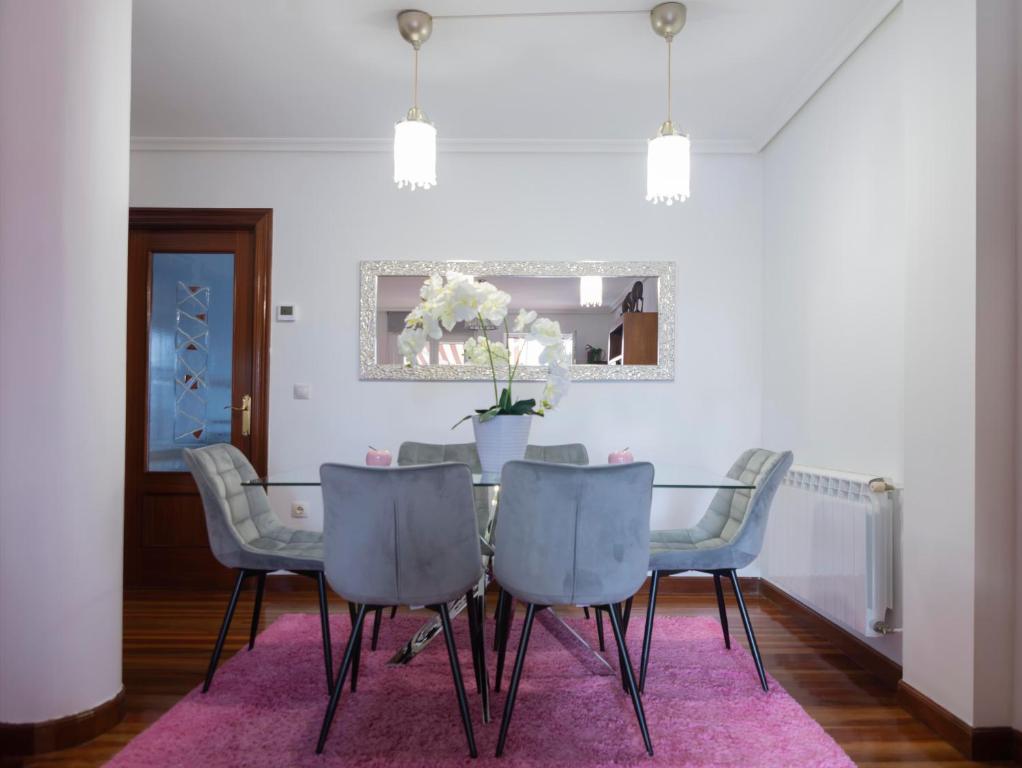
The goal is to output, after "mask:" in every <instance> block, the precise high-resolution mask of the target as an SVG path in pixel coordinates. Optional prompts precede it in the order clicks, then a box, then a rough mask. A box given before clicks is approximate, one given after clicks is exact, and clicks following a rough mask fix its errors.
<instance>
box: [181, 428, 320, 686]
mask: <svg viewBox="0 0 1022 768" xmlns="http://www.w3.org/2000/svg"><path fill="white" fill-rule="evenodd" d="M182 453H183V455H184V461H185V464H186V465H187V466H188V468H189V469H190V470H191V472H192V477H194V478H195V483H196V485H197V486H198V487H199V494H200V496H201V497H202V506H203V509H204V510H205V513H206V532H207V533H208V535H209V546H210V549H212V550H213V555H214V556H215V557H216V559H217V560H218V561H219V562H220V563H221V564H222V565H225V566H227V567H228V568H233V569H234V570H236V571H237V572H238V575H237V578H236V579H235V582H234V591H233V592H232V593H231V599H230V601H229V602H228V604H227V611H226V612H225V613H224V619H223V622H222V624H221V626H220V634H219V636H218V637H217V641H216V645H215V646H214V648H213V656H212V658H211V659H210V661H209V669H208V670H207V672H206V679H205V682H204V683H203V685H202V692H203V693H205V692H206V691H208V690H209V686H210V683H212V682H213V675H214V674H215V673H216V667H217V662H218V661H219V660H220V653H221V652H222V651H223V647H224V641H225V640H226V638H227V631H228V630H229V629H230V626H231V619H232V618H233V617H234V610H235V608H237V605H238V596H239V595H240V594H241V587H242V584H243V583H244V581H245V580H246V579H248V578H252V577H255V579H256V594H255V606H254V609H253V611H252V625H251V628H250V630H249V638H248V648H249V650H252V648H253V647H254V646H255V636H256V631H257V630H258V628H259V612H260V609H261V607H262V602H263V589H264V587H265V585H266V574H267V573H269V572H270V571H292V572H293V573H298V574H301V575H302V576H308V577H309V578H312V579H315V580H316V585H317V587H318V588H319V615H320V624H321V631H322V633H323V659H324V663H325V665H326V677H327V690H330V689H331V688H332V675H333V663H332V661H331V656H330V622H329V614H328V609H327V601H326V583H325V581H324V579H323V535H322V534H321V533H319V532H316V531H300V530H296V529H294V528H288V527H287V526H285V525H282V524H281V523H280V521H279V520H278V519H277V516H276V515H275V514H274V512H273V510H272V509H271V508H270V502H269V499H267V497H266V491H265V490H264V489H263V488H261V487H259V486H247V485H242V483H243V482H250V481H252V480H255V479H257V478H258V475H257V474H256V471H255V469H254V468H253V467H252V465H251V464H250V463H249V461H248V458H246V456H245V454H243V453H242V452H241V451H240V450H238V449H237V448H235V447H234V446H233V445H228V444H226V443H219V444H216V445H208V446H204V447H202V448H185V449H184V450H183V451H182Z"/></svg>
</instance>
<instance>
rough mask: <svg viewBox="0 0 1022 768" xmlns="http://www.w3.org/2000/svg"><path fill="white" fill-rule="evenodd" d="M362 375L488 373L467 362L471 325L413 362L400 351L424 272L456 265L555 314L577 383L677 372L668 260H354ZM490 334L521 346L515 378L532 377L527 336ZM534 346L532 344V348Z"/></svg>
mask: <svg viewBox="0 0 1022 768" xmlns="http://www.w3.org/2000/svg"><path fill="white" fill-rule="evenodd" d="M361 271H362V272H361V282H360V285H361V299H360V326H359V327H360V340H359V341H360V366H359V367H360V377H361V378H362V379H396V380H422V381H477V380H478V381H482V380H488V379H489V378H490V377H489V372H488V369H486V368H482V367H480V366H475V365H471V364H468V363H466V362H465V361H464V355H463V348H464V343H465V341H466V340H467V339H468V338H470V337H472V336H478V335H479V334H480V333H481V332H482V330H483V329H481V328H479V327H476V326H477V325H478V323H459V324H458V325H457V326H455V328H454V329H453V330H452V331H449V332H448V331H445V332H444V335H443V338H442V339H440V340H431V341H430V343H429V344H428V345H427V347H426V348H425V349H424V350H423V351H422V352H421V353H420V355H419V357H418V358H417V359H416V360H415V361H414V364H411V365H409V363H410V362H411V361H407V360H404V359H403V358H402V356H401V354H400V353H399V351H398V343H397V342H398V335H399V334H400V333H401V331H402V330H403V329H404V325H405V317H406V316H407V315H408V313H409V312H410V311H411V309H412V308H413V307H414V306H415V305H416V304H418V302H419V300H420V299H419V290H420V289H421V288H422V284H423V282H424V281H425V280H426V279H427V278H428V277H429V276H430V275H446V274H447V273H448V272H461V273H463V274H469V275H474V276H475V277H476V278H477V279H479V280H485V281H487V282H490V283H492V284H493V285H495V286H496V287H497V288H499V289H500V290H502V291H504V292H505V293H508V294H509V295H510V296H511V304H510V307H509V309H510V311H509V313H508V316H509V317H514V316H515V315H516V314H517V313H518V310H519V309H522V308H525V309H529V310H533V311H535V312H536V313H538V314H539V315H540V316H541V317H547V318H549V319H551V320H556V321H557V322H558V323H559V324H560V326H561V332H562V334H563V336H564V343H565V345H566V346H567V348H568V350H569V352H570V355H571V359H572V369H571V374H572V379H573V380H575V381H617V380H634V381H643V380H649V381H663V380H671V379H673V378H674V264H673V262H667V261H651V262H628V261H573V262H551V261H514V262H507V261H364V262H362V264H361ZM485 330H486V332H487V334H488V335H489V336H490V338H491V339H494V340H499V341H502V342H505V343H506V344H507V345H508V347H509V348H510V349H511V350H512V351H513V352H514V353H516V354H517V353H518V352H519V351H520V352H521V355H522V356H521V361H522V364H521V366H520V368H519V375H518V377H517V378H518V379H520V380H524V381H538V380H542V379H544V378H545V376H544V370H545V369H544V368H543V367H541V366H539V365H536V364H535V361H534V358H536V357H538V354H539V347H538V345H536V344H535V342H530V341H528V340H527V339H526V338H525V335H524V334H516V333H514V332H513V331H512V332H511V333H507V332H506V331H505V329H504V328H503V327H500V328H486V329H485ZM534 345H535V346H536V348H535V349H533V348H532V347H533V346H534Z"/></svg>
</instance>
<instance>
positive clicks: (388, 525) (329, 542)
mask: <svg viewBox="0 0 1022 768" xmlns="http://www.w3.org/2000/svg"><path fill="white" fill-rule="evenodd" d="M320 479H321V483H322V488H323V510H324V519H323V537H324V542H325V545H326V562H325V572H326V578H327V581H328V582H329V584H330V586H331V587H332V588H333V590H334V591H335V592H337V593H338V594H340V595H341V596H342V597H344V598H345V599H346V600H347V601H348V602H349V603H356V604H358V606H359V608H358V613H357V615H356V617H355V624H354V626H353V627H352V631H351V636H350V637H349V639H348V643H347V647H346V648H345V651H344V660H343V661H342V662H341V670H340V672H339V673H338V677H337V680H336V681H335V684H334V688H333V692H332V694H331V696H330V704H329V705H328V707H327V711H326V714H325V716H324V718H323V726H322V728H321V729H320V735H319V741H318V743H317V745H316V752H317V753H319V752H322V751H323V746H324V745H325V744H326V739H327V735H328V734H329V731H330V724H331V722H332V721H333V718H334V713H335V712H336V711H337V705H338V702H339V701H340V697H341V692H342V690H343V688H344V679H345V676H346V675H347V673H348V669H349V668H350V667H351V665H352V659H353V656H354V653H355V651H356V649H357V647H358V644H359V637H360V636H361V632H362V626H363V624H364V622H365V616H366V612H367V611H369V610H376V609H377V608H379V607H383V606H396V605H426V606H429V607H430V608H432V609H433V610H435V611H437V612H438V613H439V614H440V619H441V624H442V626H443V633H444V640H445V641H446V643H447V656H448V660H449V662H450V665H451V674H452V676H453V678H454V688H455V692H456V693H457V697H458V706H459V707H460V709H461V718H462V723H463V725H464V728H465V737H466V739H467V740H468V746H469V752H470V754H471V755H472V757H475V756H476V754H477V752H476V745H475V737H474V735H473V733H472V720H471V718H470V716H469V710H468V700H467V697H466V695H465V686H464V683H463V682H462V678H461V669H460V667H459V665H458V656H457V649H456V648H455V645H454V632H453V630H452V627H451V617H450V612H449V611H448V608H447V603H448V602H449V601H451V600H454V599H456V598H459V597H461V596H462V595H468V596H469V597H471V594H470V593H471V592H472V590H473V589H474V588H475V586H476V585H477V584H478V582H479V579H480V578H481V577H482V574H483V566H482V554H481V551H480V548H479V533H478V530H477V527H476V514H475V507H474V502H473V497H472V474H471V472H470V471H469V469H468V467H466V466H465V465H464V464H436V465H430V466H422V467H397V468H377V467H355V466H345V465H341V464H324V465H323V466H322V467H321V468H320ZM474 605H475V601H474V600H471V599H469V601H468V606H469V610H468V611H467V612H468V618H469V624H470V632H469V634H470V636H471V639H472V661H473V664H474V666H475V667H476V680H477V683H478V682H479V680H480V678H481V675H480V674H479V673H480V669H479V665H480V664H485V661H484V659H483V653H482V651H483V648H482V645H483V643H482V633H481V631H480V626H481V623H482V617H481V615H480V614H479V613H478V612H477V611H476V610H475V608H474ZM480 692H481V691H480Z"/></svg>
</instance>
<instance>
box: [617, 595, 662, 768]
mask: <svg viewBox="0 0 1022 768" xmlns="http://www.w3.org/2000/svg"><path fill="white" fill-rule="evenodd" d="M607 613H609V614H610V625H611V627H612V628H613V629H614V639H615V640H617V648H618V652H619V653H620V654H621V659H622V661H623V662H624V670H625V678H626V681H627V685H628V692H629V693H630V694H631V697H632V707H633V708H634V709H635V717H636V719H637V720H638V721H639V730H640V731H642V741H643V742H644V743H645V745H646V752H647V754H649V755H650V756H652V755H653V742H652V741H650V739H649V729H648V728H647V727H646V713H645V711H643V708H642V699H641V698H639V688H638V686H637V685H636V684H635V672H633V671H632V660H631V659H629V658H628V646H627V645H626V644H625V633H624V630H623V629H622V626H621V625H622V621H621V618H620V617H619V616H618V607H617V606H616V605H610V606H608V610H607Z"/></svg>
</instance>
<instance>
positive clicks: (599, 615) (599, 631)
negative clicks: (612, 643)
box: [596, 606, 607, 651]
mask: <svg viewBox="0 0 1022 768" xmlns="http://www.w3.org/2000/svg"><path fill="white" fill-rule="evenodd" d="M596 636H597V637H598V638H599V640H600V651H606V650H607V646H606V644H605V643H604V642H603V608H601V607H600V606H596Z"/></svg>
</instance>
